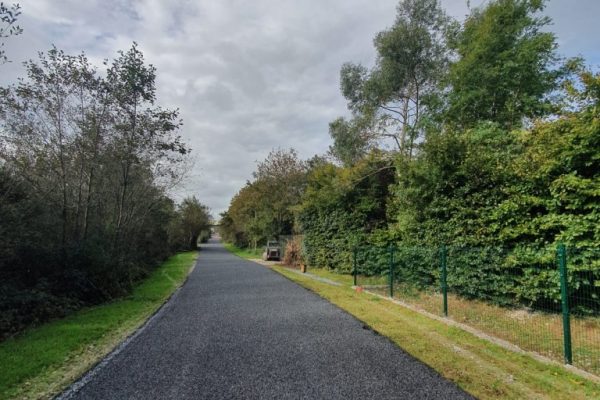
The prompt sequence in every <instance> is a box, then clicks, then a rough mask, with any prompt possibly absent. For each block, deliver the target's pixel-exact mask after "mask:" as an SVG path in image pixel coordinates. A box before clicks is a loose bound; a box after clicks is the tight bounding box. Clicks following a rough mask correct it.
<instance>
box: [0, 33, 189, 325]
mask: <svg viewBox="0 0 600 400" xmlns="http://www.w3.org/2000/svg"><path fill="white" fill-rule="evenodd" d="M25 68H26V77H25V78H24V79H21V80H20V81H19V83H18V84H15V85H12V86H9V87H7V88H3V89H1V91H2V94H3V95H2V96H1V97H0V132H1V133H2V136H1V141H0V189H1V191H0V218H1V219H2V221H3V222H2V224H1V226H0V311H1V312H0V314H1V315H2V318H3V321H2V324H1V325H0V326H1V329H0V335H2V336H3V335H5V334H9V333H12V332H15V331H18V330H20V329H22V328H24V327H25V326H27V325H29V324H31V323H38V322H42V321H44V320H47V319H49V318H52V317H56V316H60V315H64V314H65V313H67V312H69V311H71V310H73V309H75V308H78V307H81V306H82V305H85V304H94V303H98V302H100V301H103V300H107V299H111V298H114V297H116V296H120V295H123V294H126V293H128V292H129V291H130V290H131V288H132V286H133V283H134V282H136V281H137V280H139V279H140V278H141V277H143V276H145V275H146V274H147V273H148V272H149V270H150V268H152V267H154V266H155V265H156V264H157V262H158V261H160V260H163V259H164V258H166V257H167V256H168V255H169V254H170V253H171V252H172V248H171V247H170V246H169V237H168V235H169V232H168V230H167V227H168V226H169V223H170V221H171V219H172V218H173V217H174V215H176V212H175V209H174V204H173V202H172V201H171V200H170V199H169V198H168V197H167V194H166V193H167V190H168V189H169V188H170V187H172V185H174V184H175V183H176V182H177V181H178V177H179V176H181V173H182V170H181V165H182V163H183V162H184V161H185V158H186V156H187V153H188V149H187V147H186V146H185V145H184V144H182V143H181V139H180V137H179V136H178V133H177V132H178V128H179V126H180V124H181V123H180V121H179V118H178V114H177V111H174V110H167V109H163V108H161V107H159V106H158V105H156V96H155V83H154V82H155V69H154V67H153V66H151V65H147V64H146V63H145V61H144V58H143V55H142V53H141V52H140V51H139V49H138V48H137V45H136V44H134V45H133V46H132V47H131V48H130V49H129V50H128V51H126V52H120V53H119V55H118V57H117V58H116V59H115V60H113V61H112V62H110V63H108V62H107V72H106V75H105V76H103V75H101V74H99V73H98V71H97V70H96V68H95V67H94V66H93V65H91V63H90V62H89V61H88V59H87V57H86V56H85V55H84V54H80V55H77V56H71V55H68V54H65V53H64V52H63V51H60V50H58V49H56V48H53V49H51V50H50V51H48V52H47V53H46V54H43V53H41V54H40V56H39V59H38V60H37V61H33V60H32V61H28V62H27V63H25ZM5 222H6V223H5Z"/></svg>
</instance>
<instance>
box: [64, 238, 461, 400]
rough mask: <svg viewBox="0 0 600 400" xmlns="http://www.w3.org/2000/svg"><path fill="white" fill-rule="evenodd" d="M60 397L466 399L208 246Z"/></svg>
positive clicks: (320, 305) (294, 291) (304, 295)
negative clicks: (172, 288) (128, 334)
mask: <svg viewBox="0 0 600 400" xmlns="http://www.w3.org/2000/svg"><path fill="white" fill-rule="evenodd" d="M59 398H61V399H144V400H148V399H327V400H330V399H370V398H374V399H375V398H376V399H445V400H449V399H467V398H470V397H469V396H468V395H467V394H465V393H464V392H462V391H461V390H460V389H459V388H457V387H456V386H455V385H454V384H452V383H451V382H449V381H447V380H445V379H444V378H442V377H441V376H440V375H438V374H437V373H436V372H435V371H433V370H431V369H430V368H429V367H427V366H425V365H424V364H422V363H421V362H419V361H417V360H415V359H414V358H412V357H411V356H409V355H407V354H406V353H405V352H403V351H402V350H401V349H400V348H398V347H397V346H395V345H394V344H393V343H391V342H390V341H389V340H388V339H386V338H384V337H381V336H379V335H377V334H375V333H374V332H372V331H370V330H368V329H364V327H363V324H362V323H361V322H359V321H358V320H356V319H354V318H353V317H352V316H350V315H349V314H347V313H345V312H344V311H342V310H340V309H339V308H337V307H335V306H334V305H332V304H331V303H329V302H327V301H326V300H323V299H322V298H320V297H319V296H317V295H315V294H313V293H311V292H309V291H307V290H306V289H304V288H302V287H300V286H298V285H296V284H295V283H293V282H291V281H289V280H287V279H286V278H284V277H282V276H281V275H279V274H277V273H275V272H273V271H270V270H269V269H267V268H265V267H263V266H260V265H258V264H255V263H253V262H250V261H246V260H242V259H240V258H238V257H236V256H234V255H232V254H230V253H229V252H227V251H226V250H225V249H224V248H223V246H222V245H221V244H219V243H218V242H216V241H214V240H213V241H211V242H210V243H209V244H207V245H204V246H203V249H202V251H201V253H200V256H199V258H198V261H197V265H196V268H195V269H194V271H193V272H192V273H191V274H190V276H189V278H188V280H187V282H186V283H185V285H184V286H183V287H182V288H181V289H180V290H179V291H178V292H177V293H176V294H175V295H174V296H173V297H172V298H171V300H170V301H169V302H168V303H167V304H166V305H165V306H164V307H163V308H162V309H161V310H160V311H159V312H158V313H157V314H156V315H155V316H154V317H153V318H152V319H151V320H150V321H149V323H148V324H147V325H146V326H145V327H144V328H143V329H142V330H141V331H139V332H138V334H137V335H135V336H134V337H133V338H132V339H131V340H130V341H128V342H127V343H126V344H125V345H123V346H121V349H120V350H118V351H117V352H116V353H115V354H113V355H111V356H109V357H108V358H107V359H106V360H105V361H104V362H103V363H101V364H100V365H99V366H98V367H96V368H95V369H93V370H92V371H90V372H89V373H88V374H87V375H86V376H84V377H83V378H82V379H81V380H80V381H79V382H77V383H76V384H75V385H73V386H72V387H71V388H70V389H69V390H67V391H66V392H65V393H63V394H62V395H61V396H60V397H59Z"/></svg>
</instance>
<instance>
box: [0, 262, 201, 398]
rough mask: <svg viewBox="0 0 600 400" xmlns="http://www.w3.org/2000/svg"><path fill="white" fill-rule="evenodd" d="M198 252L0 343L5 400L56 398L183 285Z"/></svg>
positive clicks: (0, 380)
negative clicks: (118, 295) (116, 296)
mask: <svg viewBox="0 0 600 400" xmlns="http://www.w3.org/2000/svg"><path fill="white" fill-rule="evenodd" d="M196 256H197V253H196V252H187V253H180V254H178V255H175V256H173V257H171V258H170V259H168V260H167V261H166V262H165V263H163V264H162V265H161V266H160V267H158V268H157V269H156V270H154V271H153V272H152V274H151V275H150V276H149V277H148V278H147V279H145V280H144V281H143V282H142V283H140V284H139V285H138V286H137V287H136V288H135V289H134V290H133V292H132V293H131V295H129V296H127V297H125V298H123V299H120V300H117V301H114V302H111V303H107V304H103V305H99V306H94V307H89V308H86V309H83V310H81V311H79V312H76V313H74V314H73V315H71V316H69V317H67V318H64V319H60V320H56V321H53V322H50V323H47V324H45V325H42V326H40V327H37V328H32V329H30V330H28V331H25V332H24V333H23V334H21V335H19V336H17V337H15V338H11V339H8V340H6V341H4V342H2V343H0V399H11V398H19V399H34V398H35V399H39V398H51V397H52V396H53V395H54V394H56V393H58V392H60V391H61V390H62V389H64V388H65V387H66V386H68V385H69V384H70V383H71V382H72V381H74V380H75V379H77V378H78V377H79V376H80V375H81V374H83V373H84V372H85V371H87V370H88V369H89V368H90V367H91V366H93V365H94V364H95V363H96V362H98V361H99V360H100V359H101V358H102V357H103V356H104V355H106V354H107V353H108V352H110V351H111V350H112V349H113V348H114V347H115V346H116V345H117V344H118V343H120V342H121V341H122V340H124V339H125V338H126V337H127V336H128V335H130V334H131V333H132V332H133V331H135V329H137V328H138V327H139V326H140V325H142V324H143V323H144V322H145V321H146V319H147V318H148V317H149V316H150V315H152V313H153V312H155V311H156V310H157V309H158V308H159V307H160V305H162V304H163V303H164V302H165V300H166V299H167V298H168V297H169V296H170V295H171V294H172V293H173V291H174V290H175V289H176V288H177V287H178V286H179V285H181V283H182V282H183V281H184V280H185V278H186V276H187V275H188V273H189V271H190V269H191V267H192V265H193V261H194V260H195V259H196Z"/></svg>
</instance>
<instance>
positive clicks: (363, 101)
mask: <svg viewBox="0 0 600 400" xmlns="http://www.w3.org/2000/svg"><path fill="white" fill-rule="evenodd" d="M397 11H398V13H397V17H396V21H395V23H394V25H393V26H392V27H391V28H390V29H388V30H385V31H383V32H380V33H379V34H378V35H377V36H376V37H375V40H374V43H375V48H376V50H377V63H376V66H375V68H374V69H373V70H372V71H368V70H367V69H366V68H365V67H363V66H361V65H356V64H351V63H348V64H345V65H344V66H343V67H342V70H341V73H340V75H341V90H342V93H343V95H344V97H346V99H347V100H348V107H349V108H350V110H351V111H352V112H353V115H354V121H351V122H349V123H344V121H340V120H338V121H336V122H334V123H332V125H331V126H330V134H331V136H332V138H333V139H334V145H333V148H332V149H333V151H332V153H333V154H334V155H337V156H341V157H342V158H344V159H345V160H342V161H344V162H347V161H352V158H353V157H352V156H353V155H356V154H360V153H364V149H365V147H366V144H371V145H375V144H380V143H381V142H382V141H385V140H386V139H387V140H391V141H392V143H393V145H394V147H395V149H396V150H397V151H399V152H400V153H401V154H403V155H406V156H408V157H409V158H410V157H411V156H412V154H413V151H414V144H415V141H416V140H417V139H418V137H419V136H420V135H421V134H422V131H423V127H424V122H425V121H426V120H427V118H426V114H427V111H428V106H429V105H431V104H433V103H434V101H433V98H434V97H436V90H437V84H438V82H439V81H440V78H441V77H442V76H443V74H444V72H445V69H446V65H447V48H446V44H445V40H444V37H445V36H444V33H445V31H446V30H447V29H448V26H449V25H450V23H451V20H450V19H449V17H447V16H446V14H445V13H444V11H443V10H442V9H441V7H440V5H439V1H438V0H403V1H401V2H400V4H399V5H398V9H397ZM359 132H360V133H359Z"/></svg>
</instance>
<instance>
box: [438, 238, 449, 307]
mask: <svg viewBox="0 0 600 400" xmlns="http://www.w3.org/2000/svg"><path fill="white" fill-rule="evenodd" d="M446 253H447V251H446V246H445V245H442V246H441V247H440V269H441V284H442V295H443V298H444V304H443V312H444V316H445V317H447V316H448V283H447V281H446V278H447V274H448V271H447V268H446Z"/></svg>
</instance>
